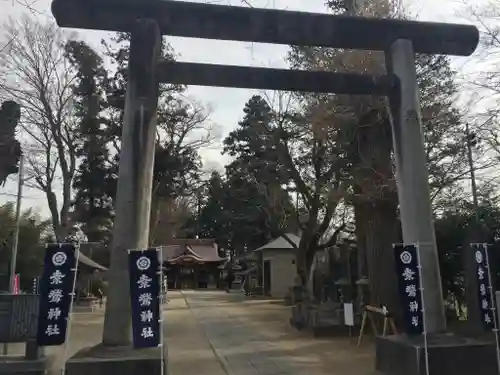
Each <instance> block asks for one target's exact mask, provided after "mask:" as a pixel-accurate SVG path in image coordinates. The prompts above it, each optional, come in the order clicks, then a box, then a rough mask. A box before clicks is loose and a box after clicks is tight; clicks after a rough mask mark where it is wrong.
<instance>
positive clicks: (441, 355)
mask: <svg viewBox="0 0 500 375" xmlns="http://www.w3.org/2000/svg"><path fill="white" fill-rule="evenodd" d="M375 350H376V364H375V367H376V370H377V371H380V372H382V373H383V374H386V375H476V374H481V375H498V365H497V354H496V346H495V342H494V339H493V337H492V338H491V340H483V339H473V338H465V337H460V336H456V335H453V334H439V335H438V334H435V335H429V336H428V338H427V354H428V363H429V371H428V372H427V369H426V363H425V355H426V353H425V342H424V337H423V336H422V335H419V336H415V337H411V336H407V335H395V336H386V337H377V339H376V344H375Z"/></svg>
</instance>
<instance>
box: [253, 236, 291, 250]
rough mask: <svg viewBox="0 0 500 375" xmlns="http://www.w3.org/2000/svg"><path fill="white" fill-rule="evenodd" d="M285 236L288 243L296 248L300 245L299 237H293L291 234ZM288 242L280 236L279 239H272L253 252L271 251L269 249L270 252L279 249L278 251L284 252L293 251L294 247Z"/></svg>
mask: <svg viewBox="0 0 500 375" xmlns="http://www.w3.org/2000/svg"><path fill="white" fill-rule="evenodd" d="M285 236H286V237H288V239H289V240H290V241H292V242H293V243H294V244H295V246H296V247H298V246H299V243H300V237H299V236H297V235H295V234H293V233H286V234H285ZM290 241H288V240H287V239H286V238H285V237H284V236H281V237H278V238H276V239H274V240H273V241H271V242H269V243H268V244H266V245H264V246H261V247H259V248H258V249H256V250H255V251H263V250H271V249H272V250H277V249H280V250H285V249H290V250H293V249H295V248H296V247H294V246H292V244H291V243H290Z"/></svg>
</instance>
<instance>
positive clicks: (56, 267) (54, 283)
mask: <svg viewBox="0 0 500 375" xmlns="http://www.w3.org/2000/svg"><path fill="white" fill-rule="evenodd" d="M75 267H76V249H75V246H74V245H73V244H66V243H65V244H50V245H47V249H46V251H45V259H44V263H43V274H42V278H41V280H40V284H39V289H40V308H39V312H38V330H37V342H38V345H40V346H53V345H61V344H63V343H64V341H65V340H66V329H67V327H68V315H69V309H70V305H71V299H72V298H73V281H74V276H75Z"/></svg>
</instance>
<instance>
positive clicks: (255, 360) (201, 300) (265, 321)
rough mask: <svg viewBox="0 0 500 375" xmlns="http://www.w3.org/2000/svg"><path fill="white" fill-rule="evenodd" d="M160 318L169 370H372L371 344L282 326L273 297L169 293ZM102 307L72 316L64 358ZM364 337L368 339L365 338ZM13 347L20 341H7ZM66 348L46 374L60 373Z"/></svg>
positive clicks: (91, 337)
mask: <svg viewBox="0 0 500 375" xmlns="http://www.w3.org/2000/svg"><path fill="white" fill-rule="evenodd" d="M169 298H170V302H169V303H168V305H167V306H166V308H165V310H164V312H163V316H164V320H165V325H164V334H165V336H164V337H165V342H166V343H167V344H168V351H169V375H196V374H200V375H327V374H328V375H372V371H371V369H372V368H373V363H374V359H373V349H372V347H371V346H370V345H369V343H368V342H367V344H366V346H365V347H363V348H360V349H356V346H355V342H356V338H355V337H352V338H345V339H313V338H312V337H310V336H309V335H308V334H307V333H304V332H302V333H299V332H297V331H296V330H294V329H292V328H290V327H289V325H288V317H289V309H290V308H289V307H285V306H283V305H282V303H280V302H278V301H269V300H257V299H252V298H247V297H245V296H243V295H242V294H240V293H230V294H226V293H224V292H219V291H185V292H170V293H169ZM102 325H103V310H101V311H96V312H94V313H90V314H75V316H74V317H73V319H72V328H71V337H70V342H69V345H68V347H67V356H68V357H70V356H72V355H73V354H74V353H75V352H77V351H78V350H80V349H82V348H84V347H87V346H93V345H96V344H98V343H99V342H100V340H101V335H102ZM367 341H368V340H367ZM10 349H11V351H10V352H11V353H12V354H14V352H18V351H19V354H20V353H21V349H22V347H21V346H19V347H17V346H12V347H11V348H10ZM64 349H65V348H64V347H52V348H50V349H49V350H47V352H48V354H50V355H51V356H53V357H54V359H55V361H54V362H53V365H54V367H53V368H52V369H51V371H50V372H49V375H60V374H61V369H62V367H63V363H64V357H65V355H64V351H65V350H64Z"/></svg>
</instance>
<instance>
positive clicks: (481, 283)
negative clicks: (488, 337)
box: [471, 243, 494, 330]
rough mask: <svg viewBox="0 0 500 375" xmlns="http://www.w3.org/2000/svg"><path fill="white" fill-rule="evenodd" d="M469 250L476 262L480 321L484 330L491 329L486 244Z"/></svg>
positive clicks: (491, 311) (491, 317) (492, 323)
mask: <svg viewBox="0 0 500 375" xmlns="http://www.w3.org/2000/svg"><path fill="white" fill-rule="evenodd" d="M471 249H472V251H473V252H474V259H475V260H476V277H477V293H478V301H479V311H480V312H481V320H482V321H483V324H484V327H485V328H486V329H489V330H491V329H493V328H494V322H493V310H492V308H493V307H494V306H491V296H492V294H491V285H490V276H489V267H490V265H489V262H488V255H487V251H488V244H486V243H484V244H482V243H473V244H471Z"/></svg>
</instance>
